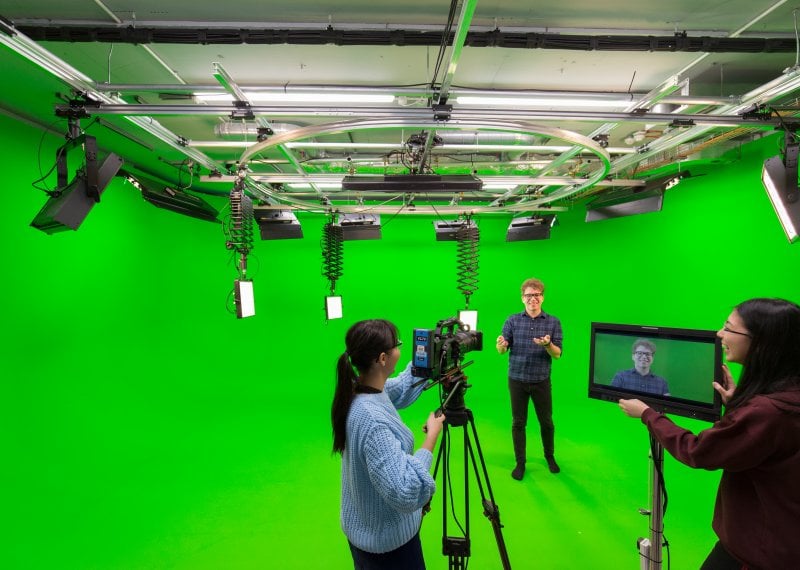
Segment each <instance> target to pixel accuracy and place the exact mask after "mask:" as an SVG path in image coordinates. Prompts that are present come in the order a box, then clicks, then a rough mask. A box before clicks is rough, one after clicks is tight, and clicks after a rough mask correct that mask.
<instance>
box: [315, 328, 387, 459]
mask: <svg viewBox="0 0 800 570" xmlns="http://www.w3.org/2000/svg"><path fill="white" fill-rule="evenodd" d="M344 342H345V346H346V348H347V350H346V351H345V352H344V353H342V355H341V356H339V360H338V361H337V362H336V390H335V391H334V394H333V404H332V405H331V424H332V427H333V452H334V453H342V452H343V451H344V446H345V442H346V441H347V414H348V413H349V412H350V405H351V404H352V403H353V397H354V396H355V386H356V382H357V381H358V375H357V374H356V370H358V372H359V374H363V373H364V372H366V371H367V370H369V368H370V367H371V366H372V365H373V364H374V363H375V362H376V361H377V359H378V357H380V355H381V353H382V352H388V351H389V350H391V349H392V348H393V347H395V346H396V345H397V327H395V326H394V325H393V324H392V323H390V322H389V321H386V320H383V319H372V320H368V321H359V322H357V323H355V324H354V325H353V326H351V327H350V329H349V330H348V331H347V334H346V335H345V338H344Z"/></svg>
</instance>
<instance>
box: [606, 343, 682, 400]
mask: <svg viewBox="0 0 800 570" xmlns="http://www.w3.org/2000/svg"><path fill="white" fill-rule="evenodd" d="M631 353H632V355H631V357H632V359H633V368H631V369H629V370H621V371H619V372H617V373H616V374H615V375H614V378H613V379H612V380H611V385H612V386H613V387H615V388H622V389H623V390H632V391H636V392H644V393H647V394H659V395H662V396H669V386H668V385H667V381H666V380H665V379H664V378H662V377H661V376H656V375H655V374H653V373H652V372H650V368H651V367H652V366H653V359H654V358H655V354H656V345H655V344H653V343H652V342H650V341H649V340H646V339H643V338H637V339H636V341H634V343H633V347H632V351H631Z"/></svg>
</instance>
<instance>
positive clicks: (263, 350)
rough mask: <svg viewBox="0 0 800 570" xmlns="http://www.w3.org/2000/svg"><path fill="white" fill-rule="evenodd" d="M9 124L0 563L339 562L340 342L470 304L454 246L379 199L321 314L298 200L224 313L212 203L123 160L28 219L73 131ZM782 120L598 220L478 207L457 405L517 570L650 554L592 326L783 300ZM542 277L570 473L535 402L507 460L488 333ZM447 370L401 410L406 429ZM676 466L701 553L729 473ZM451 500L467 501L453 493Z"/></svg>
mask: <svg viewBox="0 0 800 570" xmlns="http://www.w3.org/2000/svg"><path fill="white" fill-rule="evenodd" d="M0 132H2V135H0V137H2V141H3V148H4V152H3V154H2V157H0V165H2V172H3V187H4V190H5V197H6V200H5V203H4V207H3V213H2V222H3V223H2V225H1V226H0V227H2V230H1V231H2V243H3V251H4V260H3V261H4V263H3V265H4V278H3V280H2V299H3V316H4V326H3V339H2V344H0V346H2V350H3V356H2V362H3V368H4V372H5V373H4V374H3V376H4V380H3V381H2V386H3V393H2V399H1V400H0V401H2V410H0V418H1V419H0V422H1V423H0V425H1V426H2V430H1V431H0V437H2V456H3V460H4V468H3V469H2V478H3V480H2V486H0V488H2V495H3V496H2V504H3V512H4V519H5V525H4V530H3V532H2V544H1V545H0V567H3V568H8V569H14V570H29V569H35V570H52V569H54V568H58V569H59V570H72V569H75V570H88V569H93V570H134V569H137V570H138V569H161V568H163V569H170V570H205V569H256V568H281V569H284V570H287V569H308V568H341V569H345V568H348V567H351V563H350V558H349V552H348V549H347V545H346V542H345V539H344V537H343V535H342V533H341V530H340V528H339V521H338V509H339V490H340V481H339V464H340V461H339V458H338V457H336V456H333V455H331V452H330V446H331V438H330V424H329V406H330V400H331V396H332V392H333V384H334V364H335V361H336V359H337V357H338V356H339V354H340V353H341V352H342V350H343V340H342V339H343V337H344V333H345V331H346V329H347V327H348V326H349V325H350V324H352V323H353V322H354V321H355V320H358V319H364V318H372V317H383V318H388V319H390V320H392V321H394V322H395V323H396V324H397V325H398V326H399V328H400V331H401V335H402V338H403V339H404V340H405V341H406V344H405V345H404V347H403V350H404V354H403V359H402V362H407V361H408V359H409V358H410V344H411V343H410V341H411V332H412V330H413V329H414V328H432V327H434V326H435V325H436V322H437V321H438V320H440V319H444V318H448V317H451V316H454V315H455V313H456V311H458V310H459V309H462V308H464V300H463V297H462V296H461V294H460V293H459V292H458V291H457V289H456V270H455V267H456V262H455V257H456V255H455V254H456V249H455V247H456V246H455V243H453V242H436V241H435V240H434V233H433V228H432V219H431V218H429V217H418V216H396V217H391V216H384V222H388V223H386V225H385V226H384V228H383V239H382V240H380V241H368V242H346V243H345V244H344V276H343V277H342V279H341V280H340V282H339V283H338V287H337V292H338V293H340V294H341V295H342V296H343V300H344V314H345V318H344V319H342V320H338V321H332V322H329V323H325V321H324V318H323V317H324V313H323V311H322V307H323V298H324V295H325V294H326V292H327V287H328V284H327V282H326V281H325V279H324V278H323V277H322V275H321V254H320V245H319V242H320V236H321V230H322V225H323V222H324V220H323V218H322V217H321V216H302V217H301V221H302V224H303V231H304V232H305V236H306V237H305V239H303V240H291V241H273V242H262V241H258V242H257V243H256V247H255V250H254V252H253V255H252V256H251V258H250V268H251V275H252V276H253V278H254V280H255V295H256V310H257V315H256V316H255V317H253V318H251V319H246V320H237V319H236V318H235V317H233V316H232V315H231V314H230V313H229V312H228V311H227V309H226V301H227V297H228V295H229V293H230V290H231V288H232V284H233V279H234V278H235V269H234V267H235V265H234V263H233V260H232V258H231V254H230V252H229V251H228V250H227V249H226V248H225V236H224V235H223V233H222V231H221V226H219V225H215V224H211V223H207V222H202V221H199V220H195V219H192V218H187V217H183V216H180V215H178V214H175V213H172V212H168V211H165V210H160V209H157V208H155V207H153V206H151V205H150V204H148V203H146V202H145V201H144V200H142V199H141V197H140V196H138V195H137V192H136V191H135V190H134V189H133V188H132V187H131V186H130V185H129V184H127V183H124V182H123V181H121V180H115V181H114V182H113V183H112V184H111V186H110V187H109V188H108V190H107V191H106V193H105V194H104V195H103V198H102V202H101V203H100V204H98V205H97V206H96V207H95V208H94V210H93V211H92V212H91V213H90V215H89V216H88V218H87V219H86V221H85V222H84V224H83V226H82V227H81V228H80V230H79V231H77V232H68V233H62V234H57V235H52V236H48V235H45V234H44V233H41V232H39V231H37V230H34V229H32V228H30V227H29V223H30V221H31V220H32V219H33V217H34V215H35V214H36V212H37V211H38V210H39V209H40V208H41V207H42V205H43V204H44V202H45V199H46V196H45V195H44V194H43V193H41V192H39V191H36V190H34V189H32V188H31V187H30V183H31V181H32V180H34V179H36V178H38V177H39V176H40V166H39V164H41V165H42V166H41V168H42V170H43V171H46V170H47V169H48V168H49V167H50V164H51V160H52V157H53V156H54V150H55V148H56V147H57V146H58V145H59V144H60V143H61V142H62V141H61V140H60V139H59V137H57V136H49V135H48V136H46V137H42V133H41V131H39V130H37V129H34V128H30V127H28V126H26V125H22V124H21V123H16V122H14V121H12V120H11V119H9V118H7V117H5V116H0ZM101 138H102V137H101ZM777 142H778V138H776V137H771V138H768V139H764V140H761V141H758V142H756V143H753V144H750V145H748V146H746V147H744V148H743V149H741V150H736V151H733V153H731V156H729V157H728V158H730V159H731V160H730V161H726V162H722V163H720V164H719V165H718V166H717V167H716V168H708V169H707V174H706V175H704V176H697V177H692V178H688V179H686V180H684V181H683V182H682V183H681V184H680V185H678V186H677V187H675V188H674V189H671V190H669V191H668V193H667V195H666V197H665V205H664V209H663V211H662V212H660V213H653V214H645V215H640V216H634V217H629V218H621V219H616V220H609V221H604V222H597V223H591V224H586V223H584V221H583V217H584V208H583V207H582V206H579V207H576V208H575V209H574V210H573V211H570V212H566V213H563V214H560V215H559V220H560V225H559V226H557V227H556V228H554V230H553V233H552V239H550V240H548V241H539V242H517V243H507V242H505V232H506V228H507V226H508V223H509V217H508V216H494V217H493V216H482V217H480V218H479V220H478V223H479V226H480V230H481V245H480V284H479V287H480V288H479V290H478V291H477V292H476V293H475V294H474V295H473V297H472V301H471V305H470V308H473V309H477V310H478V311H479V312H480V316H479V321H478V328H479V329H480V330H481V331H483V332H484V334H485V337H486V338H485V340H486V345H487V349H486V350H484V351H481V352H478V351H474V352H473V353H471V354H470V355H469V359H471V360H474V364H473V365H471V366H470V367H469V368H468V369H467V372H468V375H469V380H470V382H471V384H472V387H471V388H470V389H469V390H468V391H467V394H466V402H467V405H468V406H469V407H470V408H471V409H472V410H473V412H474V415H475V422H476V426H477V428H478V432H479V436H480V443H481V445H482V448H483V451H484V455H485V459H486V464H487V467H488V469H489V473H490V478H491V483H492V487H493V492H494V496H495V500H496V502H497V504H498V505H499V507H500V514H501V520H502V523H503V524H504V528H503V536H504V537H505V541H506V545H507V549H508V553H509V556H510V559H511V564H512V567H513V568H515V569H534V568H547V569H551V570H552V569H571V568H576V567H579V566H580V567H591V568H593V569H608V570H612V569H613V570H617V569H619V568H638V567H639V561H638V555H637V550H636V540H637V538H638V537H640V536H647V532H648V530H647V529H648V520H647V518H646V517H644V516H642V515H640V514H639V513H638V509H639V508H640V507H647V504H648V499H649V496H650V491H649V488H648V487H649V481H650V475H649V464H648V462H649V459H648V451H649V449H648V438H647V433H646V430H645V428H644V426H642V425H641V424H640V423H639V422H638V421H637V420H632V419H629V418H627V417H626V416H624V415H623V414H622V413H621V412H620V411H619V409H618V408H617V406H616V405H615V404H613V403H609V402H601V401H596V400H590V399H588V398H587V396H586V393H587V385H588V360H589V333H590V323H591V322H592V321H598V322H611V323H633V324H649V325H657V326H670V327H688V328H705V329H714V328H718V327H719V326H721V324H722V322H723V321H724V319H725V317H726V316H727V315H728V313H729V311H730V309H731V307H732V306H733V305H734V304H735V303H737V302H739V301H741V300H743V299H745V298H748V297H752V296H782V297H788V298H794V299H795V300H797V295H796V291H797V278H798V274H799V273H798V270H797V267H798V261H800V246H797V245H795V246H791V245H789V244H788V243H787V241H786V238H785V237H784V234H783V233H782V230H781V228H780V226H779V224H778V221H777V219H776V217H775V215H774V213H773V211H772V209H771V206H770V204H769V201H768V199H767V197H766V195H765V193H764V190H763V188H762V186H761V182H760V170H761V164H762V162H763V160H764V159H765V158H767V157H769V156H772V155H774V154H776V153H777V151H778V149H777ZM100 143H101V145H102V140H100ZM531 276H536V277H538V278H540V279H542V280H544V282H545V283H546V285H547V291H546V299H545V305H544V308H545V309H546V310H548V311H551V312H552V313H553V314H555V315H557V316H559V317H560V318H561V320H562V323H563V327H564V336H565V340H564V355H563V358H562V359H561V360H560V361H558V362H556V363H555V365H554V368H553V386H554V398H555V403H554V406H555V423H556V455H557V457H558V460H559V462H560V463H561V466H562V469H563V471H562V473H561V474H559V475H557V476H554V475H551V474H550V473H549V472H548V471H547V469H546V465H545V463H544V460H543V458H542V457H541V449H540V444H539V440H538V434H537V429H536V427H537V426H536V423H535V420H532V422H531V426H530V428H529V433H530V434H531V436H530V443H529V450H530V451H529V461H528V472H527V474H526V477H525V479H524V480H523V481H522V482H516V481H513V480H512V479H511V477H510V476H509V473H510V470H511V468H512V466H513V454H512V449H511V440H510V422H511V420H510V412H509V405H508V401H507V389H506V365H507V360H506V357H501V356H499V355H497V354H496V352H495V351H494V339H495V337H496V336H497V334H499V332H500V329H501V326H502V324H503V321H504V319H505V318H506V316H507V315H508V314H510V313H512V312H515V311H520V310H522V304H521V301H520V296H519V289H518V288H519V285H520V283H521V282H522V280H523V279H525V278H527V277H531ZM737 372H738V371H737ZM709 381H710V379H709ZM435 392H436V390H435V389H434V390H430V391H428V392H426V393H425V394H424V395H423V396H422V398H421V399H420V400H419V401H418V402H417V403H416V404H415V405H414V406H412V407H411V408H409V409H407V410H404V411H403V417H404V419H405V420H406V421H407V422H408V424H409V425H410V426H411V427H412V428H413V429H414V430H415V432H416V433H417V436H418V437H419V436H421V432H420V430H419V429H418V428H419V427H420V426H422V424H423V422H424V420H425V418H426V417H427V414H428V413H429V411H430V410H432V409H434V408H435V407H437V405H438V399H437V394H436V393H435ZM677 421H678V423H680V424H682V425H685V426H687V427H689V428H691V429H695V430H698V429H702V428H704V427H705V426H707V425H708V424H705V423H702V422H696V421H693V420H685V419H682V418H677ZM454 429H455V430H456V435H460V431H459V429H458V428H454ZM453 453H454V454H460V453H461V451H460V449H459V446H458V445H457V442H456V444H455V445H454V452H453ZM665 472H666V473H665V475H666V482H667V490H668V493H669V502H668V510H667V514H666V518H665V532H666V536H667V538H668V539H669V541H670V544H671V547H670V550H671V556H672V567H673V568H696V567H698V566H699V564H700V562H701V560H702V559H703V557H704V556H705V554H706V552H707V551H708V549H709V548H710V547H711V545H712V543H713V541H714V536H713V533H712V531H711V529H710V521H711V513H712V508H713V503H714V495H715V491H716V486H717V483H718V480H719V472H706V471H697V470H692V469H689V468H688V467H685V466H683V465H680V464H678V463H677V462H675V461H674V460H672V459H671V458H668V459H667V461H666V464H665ZM454 476H455V477H458V476H459V474H458V473H456V474H454ZM441 500H442V489H441V488H440V490H439V492H438V493H437V496H436V497H435V499H434V502H433V510H432V512H431V513H430V514H429V515H427V516H426V517H425V519H424V523H423V527H422V540H423V544H424V549H425V553H426V558H427V562H428V567H429V568H431V569H435V568H446V567H447V560H446V558H445V557H443V556H442V555H441V538H442V503H441ZM455 500H456V506H457V508H460V507H462V506H463V505H462V503H463V492H460V491H458V490H456V492H455ZM470 503H471V529H470V530H471V537H472V541H473V542H472V557H471V566H470V567H471V568H476V569H480V570H492V569H495V568H501V567H502V566H501V563H500V559H499V553H498V547H497V544H496V542H495V539H494V536H493V533H492V529H491V525H490V523H489V522H488V521H487V520H486V519H485V518H484V517H483V515H482V508H481V506H480V504H479V500H478V493H477V491H476V490H475V489H472V500H471V501H470ZM462 519H463V517H462ZM449 529H450V534H456V531H455V527H454V525H453V524H452V523H450V525H449Z"/></svg>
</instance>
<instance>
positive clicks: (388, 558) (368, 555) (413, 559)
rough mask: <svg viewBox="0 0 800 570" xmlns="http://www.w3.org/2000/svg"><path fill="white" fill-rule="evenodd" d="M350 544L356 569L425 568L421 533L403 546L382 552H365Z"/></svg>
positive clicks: (408, 569)
mask: <svg viewBox="0 0 800 570" xmlns="http://www.w3.org/2000/svg"><path fill="white" fill-rule="evenodd" d="M348 544H350V553H351V554H352V555H353V567H354V568H355V570H425V559H424V558H423V557H422V543H421V542H420V540H419V533H417V534H415V535H414V538H412V539H411V540H409V541H408V542H406V543H405V544H404V545H403V546H401V547H399V548H395V549H394V550H391V551H389V552H381V553H380V554H375V553H373V552H364V551H363V550H361V549H360V548H357V547H355V546H353V544H352V543H350V542H349V541H348Z"/></svg>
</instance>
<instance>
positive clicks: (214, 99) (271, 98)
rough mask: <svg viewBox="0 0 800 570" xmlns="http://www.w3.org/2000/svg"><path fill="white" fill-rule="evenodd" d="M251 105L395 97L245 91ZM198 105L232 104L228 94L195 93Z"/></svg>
mask: <svg viewBox="0 0 800 570" xmlns="http://www.w3.org/2000/svg"><path fill="white" fill-rule="evenodd" d="M244 94H245V95H246V96H247V99H248V101H250V102H251V103H392V102H393V101H394V95H386V94H380V93H324V92H323V93H303V92H296V93H288V92H283V91H280V92H278V91H276V92H270V91H249V92H248V91H245V92H244ZM194 98H195V101H197V102H198V103H232V102H233V100H234V98H233V96H232V95H230V94H228V93H195V94H194Z"/></svg>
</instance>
